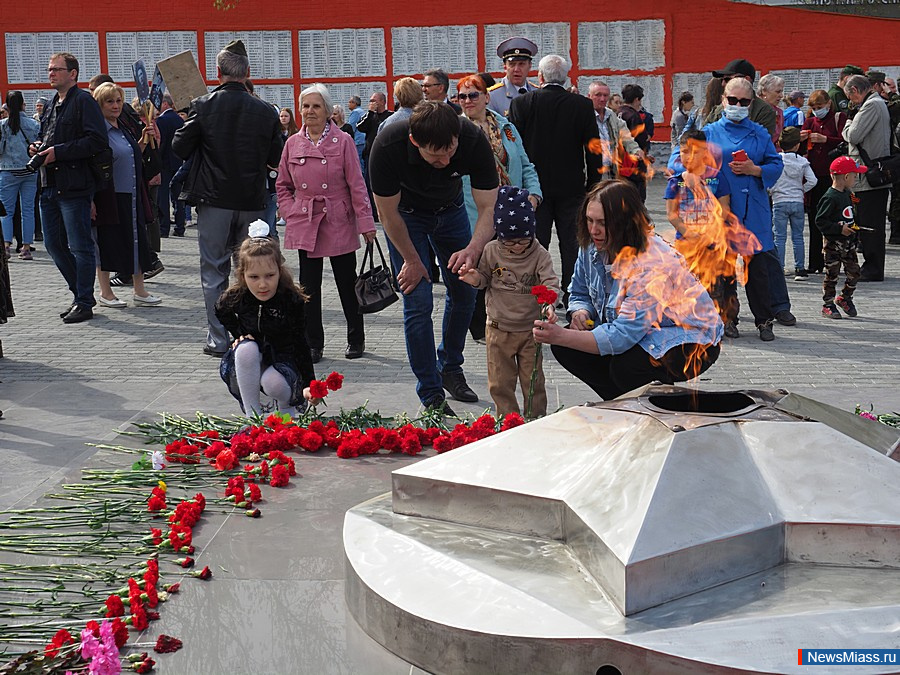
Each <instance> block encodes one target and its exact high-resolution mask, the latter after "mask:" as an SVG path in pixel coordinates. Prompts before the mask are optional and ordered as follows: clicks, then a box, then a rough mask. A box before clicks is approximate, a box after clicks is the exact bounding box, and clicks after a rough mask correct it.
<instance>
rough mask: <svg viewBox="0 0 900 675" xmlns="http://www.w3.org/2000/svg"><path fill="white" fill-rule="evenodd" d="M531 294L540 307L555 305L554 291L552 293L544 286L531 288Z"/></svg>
mask: <svg viewBox="0 0 900 675" xmlns="http://www.w3.org/2000/svg"><path fill="white" fill-rule="evenodd" d="M531 294H532V295H533V296H534V297H535V299H536V300H537V301H538V303H539V304H541V305H555V304H556V291H552V290H550V289H549V288H547V287H546V286H543V285H539V286H532V287H531Z"/></svg>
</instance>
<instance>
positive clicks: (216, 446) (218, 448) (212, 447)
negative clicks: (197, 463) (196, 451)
mask: <svg viewBox="0 0 900 675" xmlns="http://www.w3.org/2000/svg"><path fill="white" fill-rule="evenodd" d="M224 450H225V444H224V443H223V442H222V441H213V442H212V443H210V444H209V445H208V446H207V448H206V450H204V451H203V455H204V457H206V458H207V459H214V458H215V457H218V455H219V453H220V452H223V451H224Z"/></svg>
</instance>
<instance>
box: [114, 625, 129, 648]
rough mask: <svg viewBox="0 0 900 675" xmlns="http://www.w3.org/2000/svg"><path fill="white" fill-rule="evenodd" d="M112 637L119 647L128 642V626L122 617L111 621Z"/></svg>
mask: <svg viewBox="0 0 900 675" xmlns="http://www.w3.org/2000/svg"><path fill="white" fill-rule="evenodd" d="M112 629H113V637H114V638H115V640H116V647H118V648H119V649H121V648H122V647H123V646H124V645H125V643H126V642H128V626H127V625H125V622H124V621H122V619H114V620H113V623H112Z"/></svg>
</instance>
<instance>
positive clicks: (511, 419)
mask: <svg viewBox="0 0 900 675" xmlns="http://www.w3.org/2000/svg"><path fill="white" fill-rule="evenodd" d="M523 424H525V420H524V418H523V417H522V416H521V415H520V414H519V413H509V414H507V415H504V416H503V422H502V423H501V424H500V431H506V430H507V429H513V428H515V427H519V426H522V425H523Z"/></svg>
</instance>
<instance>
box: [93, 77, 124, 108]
mask: <svg viewBox="0 0 900 675" xmlns="http://www.w3.org/2000/svg"><path fill="white" fill-rule="evenodd" d="M116 94H118V95H119V96H121V97H122V104H123V105H124V103H125V90H124V89H122V87H120V86H119V85H117V84H116V83H115V82H104V83H103V84H101V85H100V86H99V87H97V88H96V89H94V100H95V101H97V103H103V102H105V101H111V100H112V99H113V97H114V96H115V95H116Z"/></svg>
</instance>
